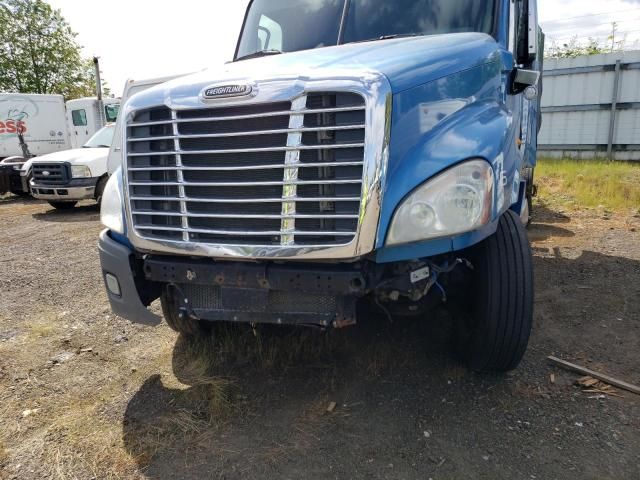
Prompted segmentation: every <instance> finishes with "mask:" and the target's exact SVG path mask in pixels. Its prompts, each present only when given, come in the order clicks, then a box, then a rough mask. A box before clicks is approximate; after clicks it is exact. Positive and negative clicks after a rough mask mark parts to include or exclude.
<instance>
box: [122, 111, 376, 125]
mask: <svg viewBox="0 0 640 480" xmlns="http://www.w3.org/2000/svg"><path fill="white" fill-rule="evenodd" d="M364 109H365V107H364V106H363V107H342V108H318V109H305V110H300V112H299V113H300V114H301V115H310V114H316V113H344V112H361V111H364ZM289 115H291V111H290V110H287V111H280V112H266V113H255V114H251V115H235V116H228V117H206V118H176V119H174V120H159V121H155V122H131V123H129V126H130V127H152V126H156V125H167V124H171V123H197V122H226V121H234V120H249V119H252V118H265V117H285V116H287V117H288V116H289Z"/></svg>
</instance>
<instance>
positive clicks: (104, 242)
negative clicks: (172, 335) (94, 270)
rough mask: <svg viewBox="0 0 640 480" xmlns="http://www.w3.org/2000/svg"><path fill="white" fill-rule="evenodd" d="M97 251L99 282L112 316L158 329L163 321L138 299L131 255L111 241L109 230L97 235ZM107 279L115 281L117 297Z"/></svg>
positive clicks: (127, 249) (121, 246) (118, 244)
mask: <svg viewBox="0 0 640 480" xmlns="http://www.w3.org/2000/svg"><path fill="white" fill-rule="evenodd" d="M98 249H99V251H100V265H101V266H102V278H103V280H104V282H105V287H106V290H107V296H108V297H109V303H110V304H111V310H112V311H113V313H115V314H116V315H118V316H119V317H122V318H125V319H127V320H131V321H132V322H134V323H141V324H143V325H150V326H156V325H159V324H160V322H161V321H162V319H161V318H160V317H159V316H157V315H155V314H153V313H151V312H150V311H149V310H148V309H147V308H146V306H145V305H144V304H143V303H142V300H141V299H140V294H139V293H138V288H137V286H136V281H135V278H134V272H133V269H132V259H133V251H132V250H131V249H129V248H128V247H126V246H125V245H122V244H120V243H118V242H116V241H115V240H114V239H113V238H111V236H110V235H109V231H108V230H104V231H102V233H100V240H99V243H98ZM107 275H111V276H112V277H113V278H115V279H116V281H117V284H118V290H119V294H118V292H116V293H114V292H112V291H111V290H110V286H109V282H108V281H107Z"/></svg>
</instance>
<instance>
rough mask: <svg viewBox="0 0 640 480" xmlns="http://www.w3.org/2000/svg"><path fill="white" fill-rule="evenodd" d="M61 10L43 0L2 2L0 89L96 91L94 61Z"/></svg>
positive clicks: (63, 92) (87, 93) (74, 95)
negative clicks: (82, 53) (86, 53)
mask: <svg viewBox="0 0 640 480" xmlns="http://www.w3.org/2000/svg"><path fill="white" fill-rule="evenodd" d="M80 50H81V47H80V45H78V42H77V41H76V33H74V32H73V30H72V29H71V27H70V26H69V24H68V23H67V22H66V20H65V19H64V17H63V16H62V14H61V13H60V10H54V9H52V8H51V6H50V5H49V4H47V3H46V2H44V1H43V0H0V91H5V92H20V93H45V94H61V95H64V96H65V98H66V99H73V98H78V97H83V96H92V95H94V94H95V74H94V70H93V63H92V61H91V59H86V58H83V57H82V55H81V53H80Z"/></svg>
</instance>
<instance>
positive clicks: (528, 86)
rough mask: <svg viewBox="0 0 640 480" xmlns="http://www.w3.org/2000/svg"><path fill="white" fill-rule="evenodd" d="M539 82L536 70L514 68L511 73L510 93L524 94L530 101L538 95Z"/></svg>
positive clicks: (538, 74)
mask: <svg viewBox="0 0 640 480" xmlns="http://www.w3.org/2000/svg"><path fill="white" fill-rule="evenodd" d="M539 81H540V72H538V71H537V70H524V69H522V68H515V69H514V70H513V72H512V73H511V93H512V94H513V95H518V94H520V93H523V92H526V93H527V99H528V100H532V99H533V98H535V97H537V95H538V82H539Z"/></svg>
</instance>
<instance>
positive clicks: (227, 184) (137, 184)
mask: <svg viewBox="0 0 640 480" xmlns="http://www.w3.org/2000/svg"><path fill="white" fill-rule="evenodd" d="M178 172H180V170H179V171H178ZM361 182H362V181H361V180H313V181H309V182H303V181H297V180H291V181H285V182H185V181H184V180H183V181H177V182H154V181H150V182H129V185H130V186H132V187H145V186H147V187H149V186H153V187H180V186H183V187H277V186H284V185H350V184H351V185H358V184H360V183H361ZM294 195H295V194H294ZM286 196H287V197H289V196H291V195H286Z"/></svg>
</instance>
